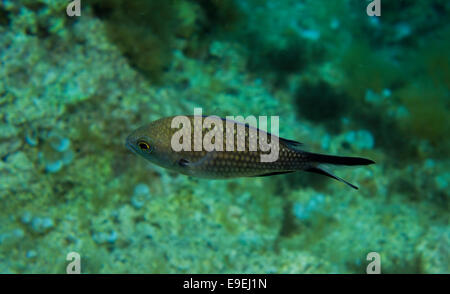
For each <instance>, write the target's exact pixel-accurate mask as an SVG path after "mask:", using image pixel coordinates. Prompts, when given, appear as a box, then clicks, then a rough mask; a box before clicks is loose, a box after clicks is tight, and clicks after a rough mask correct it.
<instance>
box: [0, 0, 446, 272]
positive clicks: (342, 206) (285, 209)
mask: <svg viewBox="0 0 450 294" xmlns="http://www.w3.org/2000/svg"><path fill="white" fill-rule="evenodd" d="M369 2H370V1H364V0H340V1H317V0H303V1H300V0H295V1H292V0H278V1H268V0H266V1H264V0H259V1H258V0H239V1H233V0H221V1H218V0H170V1H156V0H147V1H144V0H133V1H124V0H110V1H101V0H90V1H87V0H81V1H80V3H81V10H80V13H81V15H80V16H73V17H68V16H67V14H66V8H67V5H68V4H69V1H63V0H58V1H56V0H52V1H49V0H38V1H36V0H3V1H1V2H0V118H1V120H0V211H1V212H0V273H65V272H66V267H67V266H68V264H69V262H70V260H71V259H70V258H69V261H68V260H66V257H67V255H68V254H69V253H70V252H77V253H78V254H79V256H80V265H81V272H82V273H365V272H366V268H367V266H368V264H369V262H370V260H369V261H368V260H367V255H368V254H369V253H370V252H377V253H378V254H379V257H380V259H381V262H380V267H381V272H382V273H449V272H450V270H449V264H450V262H449V238H450V228H449V193H448V190H449V182H450V169H449V166H450V165H449V150H450V139H449V136H448V134H450V120H449V113H450V99H449V90H450V55H449V54H448V52H450V27H449V22H448V15H449V13H450V2H449V1H446V0H423V1H421V0H416V1H384V0H381V15H380V16H368V15H367V13H366V12H367V11H366V8H367V5H368V4H369ZM195 107H201V108H202V109H203V114H215V115H219V116H227V115H233V116H236V115H243V116H248V115H254V116H260V115H264V116H278V117H279V121H280V125H279V134H280V136H281V137H283V138H287V139H291V140H296V141H300V142H303V143H305V147H304V148H305V149H306V150H308V151H311V152H320V153H326V154H333V155H341V156H361V157H366V158H370V159H373V160H374V161H376V164H375V165H371V166H364V167H348V168H336V169H335V172H336V174H338V175H339V176H340V177H342V178H344V179H346V180H348V181H349V182H351V183H354V184H356V185H357V186H359V188H360V189H359V190H357V191H356V190H353V189H351V188H349V187H348V186H346V185H344V184H342V183H340V182H337V181H334V180H332V179H329V178H326V177H323V176H320V175H313V174H308V173H305V172H296V173H292V174H287V175H277V176H272V177H256V178H237V179H230V180H209V179H201V178H194V177H188V176H184V175H181V174H178V173H175V172H172V171H169V170H166V169H164V168H161V167H158V166H156V165H154V164H151V163H150V162H148V161H145V160H144V159H143V158H142V157H139V156H136V155H135V154H133V153H132V152H130V151H129V150H128V149H127V148H125V146H124V142H125V138H126V137H127V136H128V135H129V134H130V133H131V132H132V131H133V130H135V129H136V128H138V127H140V126H142V125H145V124H147V123H149V122H151V121H154V120H156V119H159V118H162V117H165V116H171V115H180V114H184V115H192V114H193V111H194V108H195Z"/></svg>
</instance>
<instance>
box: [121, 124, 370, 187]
mask: <svg viewBox="0 0 450 294" xmlns="http://www.w3.org/2000/svg"><path fill="white" fill-rule="evenodd" d="M186 117H187V119H188V120H189V122H190V124H191V126H192V127H191V128H190V129H185V132H189V135H190V138H191V142H190V143H191V144H190V147H191V148H190V151H185V150H181V151H178V152H176V151H174V150H173V148H172V144H171V142H172V138H173V137H174V135H176V132H177V131H179V130H180V128H173V127H172V122H173V119H174V118H175V117H166V118H162V119H159V120H157V121H154V122H152V123H150V124H148V125H145V126H143V127H140V128H138V129H137V130H135V131H134V132H133V133H132V134H130V135H129V136H128V137H127V139H126V146H127V147H128V148H129V149H131V150H132V151H133V152H135V153H137V154H139V155H141V156H142V157H144V158H145V159H147V160H149V161H151V162H153V163H155V164H157V165H159V166H162V167H164V168H167V169H170V170H173V171H176V172H179V173H182V174H185V175H189V176H195V177H202V178H211V179H228V178H236V177H255V176H270V175H275V174H282V173H290V172H294V171H299V170H303V171H308V172H314V173H319V174H323V175H327V176H329V177H332V178H334V179H337V180H339V181H342V182H345V183H346V184H348V185H350V186H351V187H353V188H356V187H355V186H354V185H352V184H350V183H348V182H346V181H344V180H342V179H340V178H338V177H336V176H334V175H333V174H331V173H330V172H328V171H327V170H326V169H324V168H323V167H322V165H321V164H323V163H329V164H337V165H367V164H371V163H374V162H373V161H371V160H368V159H364V158H359V157H340V156H330V155H322V154H316V153H310V152H306V151H302V150H300V149H299V147H300V146H301V145H302V144H301V143H299V142H296V141H292V140H287V139H283V138H280V137H277V136H275V135H270V134H269V133H266V132H264V131H261V130H259V129H255V128H253V127H251V126H249V125H242V124H241V123H238V122H234V121H230V120H227V119H224V118H219V117H215V118H213V121H214V119H215V121H216V122H217V123H218V125H219V124H222V125H223V128H222V129H221V130H220V131H221V132H223V142H221V143H222V144H223V145H222V146H223V148H222V150H223V151H217V149H216V150H213V151H206V150H204V148H203V150H201V151H194V150H196V149H195V146H194V145H195V143H198V140H199V137H200V140H201V138H202V137H203V136H204V135H205V134H207V133H208V132H209V131H210V130H211V129H206V128H203V122H204V120H205V118H206V117H204V116H202V117H198V116H197V117H195V116H186ZM194 119H197V124H196V121H195V120H194ZM210 119H211V117H210ZM199 121H201V123H200V124H199V123H198V122H199ZM227 122H228V123H234V127H233V128H226V125H227ZM214 125H215V122H214ZM238 125H240V126H241V127H242V128H243V129H244V131H245V141H243V140H238V137H237V133H238ZM199 130H201V134H202V136H198V135H197V136H195V134H199V133H195V132H196V131H197V132H198V131H199ZM255 130H256V131H255ZM242 134H243V133H242ZM264 134H265V135H267V137H269V138H272V139H271V140H274V141H278V143H277V144H276V146H277V148H278V150H277V151H278V152H277V155H278V156H277V159H276V160H274V161H272V162H262V161H261V155H264V154H266V155H267V154H268V151H267V149H264V150H261V147H260V144H257V145H256V150H255V149H253V150H254V151H251V150H250V149H249V146H250V142H251V140H253V139H255V137H254V136H256V141H257V142H258V143H259V142H260V136H261V135H264ZM184 135H186V138H187V135H188V134H186V133H185V134H184ZM230 135H232V136H233V137H234V140H233V141H234V142H233V143H234V145H233V146H232V147H234V148H228V149H227V146H226V138H227V136H230ZM270 136H272V137H270ZM243 137H244V136H242V137H241V138H243ZM195 140H197V142H195ZM271 140H269V141H271ZM213 142H214V141H213ZM244 143H245V144H244ZM239 144H244V147H245V148H243V146H242V145H241V146H239ZM228 147H230V146H228ZM239 148H240V149H239ZM229 149H232V151H228V150H229ZM238 150H243V151H238Z"/></svg>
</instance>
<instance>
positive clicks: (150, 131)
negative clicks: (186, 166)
mask: <svg viewBox="0 0 450 294" xmlns="http://www.w3.org/2000/svg"><path fill="white" fill-rule="evenodd" d="M170 139H171V132H170V129H167V128H166V127H165V126H164V125H162V124H161V123H159V122H158V121H156V122H153V123H150V124H148V125H145V126H142V127H140V128H138V129H136V130H135V131H134V132H132V133H131V134H130V135H129V136H128V137H127V138H126V140H125V146H126V147H127V148H128V149H130V150H131V151H132V152H134V153H135V154H138V155H140V156H142V157H144V158H145V159H147V160H148V161H150V162H152V163H155V164H157V165H159V166H162V167H165V168H172V167H173V166H172V165H175V162H176V160H177V158H175V157H176V156H175V154H174V152H173V151H172V148H171V146H170Z"/></svg>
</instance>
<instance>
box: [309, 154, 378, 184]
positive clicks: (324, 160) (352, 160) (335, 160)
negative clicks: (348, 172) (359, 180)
mask: <svg viewBox="0 0 450 294" xmlns="http://www.w3.org/2000/svg"><path fill="white" fill-rule="evenodd" d="M305 153H306V154H307V158H308V160H310V161H311V162H313V163H318V165H315V166H311V167H309V168H307V169H305V171H307V172H312V173H316V174H321V175H324V176H327V177H330V178H333V179H335V180H338V181H340V182H343V183H345V184H347V185H349V186H350V187H352V188H353V189H356V190H357V189H358V187H356V186H355V185H353V184H351V183H349V182H347V181H346V180H344V179H342V178H339V177H338V176H336V175H334V174H332V173H331V172H329V171H328V170H327V169H326V168H325V167H324V166H322V165H321V164H335V165H349V166H354V165H369V164H374V163H375V161H373V160H370V159H366V158H362V157H345V156H333V155H325V154H317V153H309V152H305Z"/></svg>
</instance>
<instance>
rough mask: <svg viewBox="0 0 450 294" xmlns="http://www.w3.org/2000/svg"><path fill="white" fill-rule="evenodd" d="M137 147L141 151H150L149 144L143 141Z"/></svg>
mask: <svg viewBox="0 0 450 294" xmlns="http://www.w3.org/2000/svg"><path fill="white" fill-rule="evenodd" d="M137 145H138V146H139V149H141V150H143V151H146V150H150V144H148V143H147V142H145V141H140V142H139V143H138V144H137Z"/></svg>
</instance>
